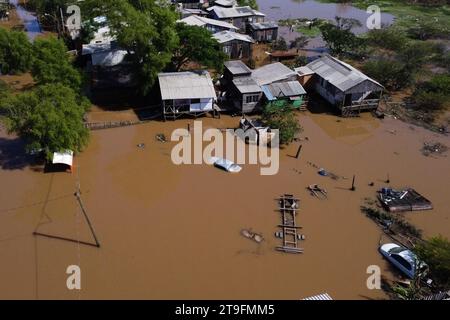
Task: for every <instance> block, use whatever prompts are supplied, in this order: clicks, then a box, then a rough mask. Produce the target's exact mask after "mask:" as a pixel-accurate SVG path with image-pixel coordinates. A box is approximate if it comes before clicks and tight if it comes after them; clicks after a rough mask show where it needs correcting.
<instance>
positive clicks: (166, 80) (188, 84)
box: [158, 70, 216, 100]
mask: <svg viewBox="0 0 450 320" xmlns="http://www.w3.org/2000/svg"><path fill="white" fill-rule="evenodd" d="M158 79H159V86H160V90H161V98H162V100H177V99H202V98H216V92H215V90H214V85H213V82H212V80H211V76H210V75H209V72H208V71H204V70H201V71H198V72H193V71H187V72H168V73H160V74H158Z"/></svg>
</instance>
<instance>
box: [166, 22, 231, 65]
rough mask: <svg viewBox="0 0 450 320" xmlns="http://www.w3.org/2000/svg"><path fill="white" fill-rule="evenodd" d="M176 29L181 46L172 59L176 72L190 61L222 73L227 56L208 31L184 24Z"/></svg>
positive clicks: (180, 24)
mask: <svg viewBox="0 0 450 320" xmlns="http://www.w3.org/2000/svg"><path fill="white" fill-rule="evenodd" d="M176 29H177V33H178V37H179V38H180V45H179V47H178V49H177V50H175V53H174V55H173V58H172V63H173V66H174V69H175V70H176V71H179V70H180V69H181V67H182V66H183V65H184V64H185V63H187V62H189V61H195V62H197V63H199V64H202V65H204V66H207V67H209V68H215V69H216V70H218V71H219V72H220V71H222V69H223V62H224V61H225V60H226V58H227V56H226V55H225V53H224V52H223V51H222V49H221V47H220V44H219V43H218V42H217V41H216V40H215V39H214V38H212V37H211V33H210V32H209V31H208V30H206V29H205V28H202V27H198V26H189V25H187V24H184V23H178V24H177V27H176Z"/></svg>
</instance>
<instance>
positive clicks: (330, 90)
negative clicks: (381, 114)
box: [296, 55, 384, 117]
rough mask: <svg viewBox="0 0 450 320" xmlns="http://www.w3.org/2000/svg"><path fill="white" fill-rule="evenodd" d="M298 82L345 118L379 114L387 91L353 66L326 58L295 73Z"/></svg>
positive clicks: (329, 57) (313, 62)
mask: <svg viewBox="0 0 450 320" xmlns="http://www.w3.org/2000/svg"><path fill="white" fill-rule="evenodd" d="M296 71H297V75H298V80H299V82H300V83H301V84H302V85H304V86H306V87H310V88H312V89H313V90H314V91H316V92H317V93H318V94H319V95H320V96H322V97H323V98H324V99H325V100H326V101H328V102H329V103H330V104H332V105H333V106H336V107H337V108H338V109H339V111H340V112H341V114H342V116H344V117H348V116H355V115H358V114H359V113H360V112H361V111H371V110H376V109H377V108H378V105H379V103H380V100H381V97H382V94H383V89H384V87H383V86H382V85H381V84H380V83H378V82H377V81H375V80H374V79H371V78H369V77H368V76H367V75H365V74H364V73H362V72H361V71H359V70H357V69H355V68H354V67H352V66H351V65H349V64H347V63H345V62H343V61H340V60H338V59H336V58H334V57H332V56H330V55H324V56H322V57H320V58H319V59H316V60H314V61H312V62H310V63H308V64H307V65H306V66H304V67H301V68H298V69H296Z"/></svg>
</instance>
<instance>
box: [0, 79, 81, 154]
mask: <svg viewBox="0 0 450 320" xmlns="http://www.w3.org/2000/svg"><path fill="white" fill-rule="evenodd" d="M88 107H89V103H88V101H87V100H86V99H83V98H80V97H79V96H78V95H77V94H76V93H75V92H74V91H73V90H72V89H71V88H68V87H65V86H63V85H61V84H55V85H43V86H41V87H38V88H37V89H34V90H33V91H30V92H26V93H22V94H19V95H16V96H10V97H8V98H7V99H6V101H3V102H2V103H1V106H0V108H1V111H2V113H3V114H5V117H6V120H5V122H6V125H7V128H8V129H9V131H10V132H15V133H17V134H19V136H21V137H22V138H24V139H25V141H26V143H27V150H35V149H43V150H44V151H45V154H46V157H47V159H49V160H50V159H51V157H52V155H53V152H57V151H64V150H67V149H69V150H72V151H75V152H79V151H81V150H82V149H83V147H84V146H86V144H87V142H88V138H89V131H88V130H87V129H86V128H85V127H84V125H83V115H84V113H85V112H86V111H87V109H88Z"/></svg>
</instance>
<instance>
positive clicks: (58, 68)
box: [31, 37, 82, 91]
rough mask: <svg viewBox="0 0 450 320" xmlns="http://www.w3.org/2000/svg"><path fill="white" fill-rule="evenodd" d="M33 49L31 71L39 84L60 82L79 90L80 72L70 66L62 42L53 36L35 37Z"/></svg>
mask: <svg viewBox="0 0 450 320" xmlns="http://www.w3.org/2000/svg"><path fill="white" fill-rule="evenodd" d="M33 51H34V58H33V65H32V68H31V73H32V75H33V78H34V79H35V81H36V82H37V83H38V84H39V85H42V84H48V83H60V84H62V85H65V86H68V87H71V88H73V89H74V90H76V91H79V90H80V87H81V82H82V81H81V80H82V78H81V74H80V73H79V72H78V70H76V69H75V68H74V67H73V66H72V63H71V61H70V59H69V56H68V54H67V48H66V46H65V45H64V42H62V41H61V40H58V39H56V38H53V37H50V38H42V39H36V40H35V41H34V43H33Z"/></svg>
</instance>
